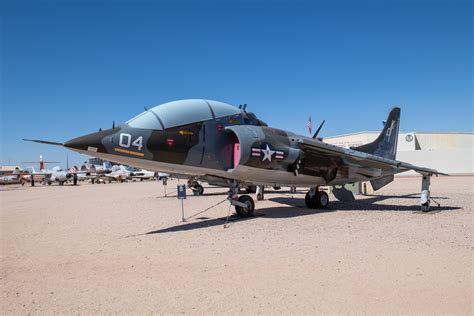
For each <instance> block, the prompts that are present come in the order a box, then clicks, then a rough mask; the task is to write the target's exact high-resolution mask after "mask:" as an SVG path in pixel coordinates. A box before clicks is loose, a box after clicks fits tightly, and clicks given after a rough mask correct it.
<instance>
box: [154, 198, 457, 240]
mask: <svg viewBox="0 0 474 316" xmlns="http://www.w3.org/2000/svg"><path fill="white" fill-rule="evenodd" d="M406 198H417V199H418V198H419V197H417V196H416V195H415V194H409V195H403V196H392V195H377V196H372V197H370V198H367V199H363V200H355V201H353V202H341V201H333V202H332V203H331V205H330V208H329V209H326V210H317V209H308V208H306V206H305V204H304V200H303V199H301V198H290V197H288V198H287V197H275V198H270V199H269V200H270V201H272V202H275V203H279V204H284V205H287V206H291V207H286V206H285V207H281V206H277V207H267V208H261V209H256V210H255V216H254V217H250V218H239V217H238V216H237V215H236V214H233V215H232V216H230V218H229V222H230V223H237V222H244V221H249V220H254V219H257V218H259V217H265V218H273V219H281V218H292V217H300V216H308V215H316V214H322V213H327V212H337V211H390V212H400V211H401V212H419V211H420V206H419V205H418V204H414V205H394V204H377V202H380V201H384V200H387V199H406ZM435 199H440V200H441V199H448V198H441V197H437V198H435ZM257 207H258V206H257ZM459 209H461V207H457V206H443V205H441V207H437V206H436V205H434V206H432V212H431V213H437V212H441V211H454V210H459ZM427 214H430V212H428V213H427ZM195 220H198V221H195ZM225 221H226V217H220V218H214V219H209V218H208V217H200V218H196V219H194V220H193V221H192V222H185V223H183V224H179V225H176V226H172V227H167V228H162V229H158V230H154V231H150V232H147V233H146V234H145V235H152V234H163V233H172V232H180V231H189V230H194V229H201V228H209V227H213V226H223V225H224V224H225Z"/></svg>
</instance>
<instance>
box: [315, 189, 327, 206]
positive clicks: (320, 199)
mask: <svg viewBox="0 0 474 316" xmlns="http://www.w3.org/2000/svg"><path fill="white" fill-rule="evenodd" d="M313 201H314V205H315V207H316V208H318V209H326V208H328V206H329V196H328V194H327V193H326V192H324V191H319V192H318V193H316V195H315V196H314V197H313Z"/></svg>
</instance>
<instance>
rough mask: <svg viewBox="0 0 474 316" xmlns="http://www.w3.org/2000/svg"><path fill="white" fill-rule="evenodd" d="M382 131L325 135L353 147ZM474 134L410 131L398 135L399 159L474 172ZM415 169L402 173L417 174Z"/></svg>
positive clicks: (461, 172)
mask: <svg viewBox="0 0 474 316" xmlns="http://www.w3.org/2000/svg"><path fill="white" fill-rule="evenodd" d="M379 133H380V132H360V133H353V134H346V135H339V136H333V137H327V138H324V142H327V143H329V144H333V145H337V146H342V147H345V148H349V147H351V146H360V145H363V144H366V143H369V142H371V141H373V140H374V139H375V138H377V136H378V135H379ZM473 148H474V133H472V132H467V133H456V132H408V133H402V132H400V134H399V135H398V147H397V160H401V161H404V162H408V163H411V164H414V165H418V166H423V167H429V168H433V169H437V170H438V171H441V172H445V173H448V174H452V175H455V174H457V175H466V174H474V150H473ZM414 174H416V173H415V172H414V171H410V172H404V173H402V174H401V175H414Z"/></svg>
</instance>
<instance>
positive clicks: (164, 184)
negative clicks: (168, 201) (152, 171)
mask: <svg viewBox="0 0 474 316" xmlns="http://www.w3.org/2000/svg"><path fill="white" fill-rule="evenodd" d="M161 181H163V188H164V190H165V197H167V194H166V186H167V185H168V178H166V177H164V178H163V179H161Z"/></svg>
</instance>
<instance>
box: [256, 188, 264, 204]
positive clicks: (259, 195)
mask: <svg viewBox="0 0 474 316" xmlns="http://www.w3.org/2000/svg"><path fill="white" fill-rule="evenodd" d="M256 193H257V200H259V201H263V199H264V198H265V187H264V186H263V185H257V190H256Z"/></svg>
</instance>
